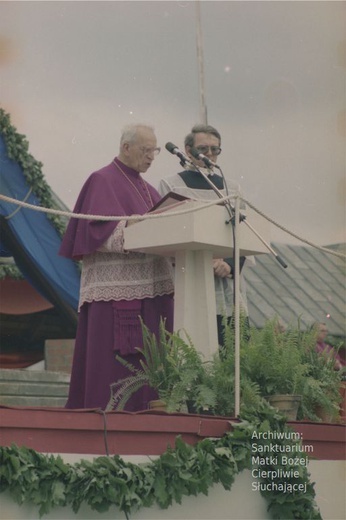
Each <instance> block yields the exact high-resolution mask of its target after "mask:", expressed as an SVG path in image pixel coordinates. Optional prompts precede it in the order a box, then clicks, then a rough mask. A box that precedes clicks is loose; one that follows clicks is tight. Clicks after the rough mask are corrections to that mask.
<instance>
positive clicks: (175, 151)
mask: <svg viewBox="0 0 346 520" xmlns="http://www.w3.org/2000/svg"><path fill="white" fill-rule="evenodd" d="M165 148H166V150H167V151H168V152H169V153H172V154H173V155H176V156H177V157H179V159H180V161H181V164H182V165H184V164H186V163H190V162H191V161H189V159H188V158H187V157H186V155H184V154H183V152H181V151H180V150H179V148H178V147H177V146H175V144H173V143H166V145H165Z"/></svg>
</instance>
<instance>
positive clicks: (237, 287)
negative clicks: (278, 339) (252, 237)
mask: <svg viewBox="0 0 346 520" xmlns="http://www.w3.org/2000/svg"><path fill="white" fill-rule="evenodd" d="M239 217H240V198H239V196H238V195H237V196H236V197H235V223H234V241H235V247H234V256H235V260H234V277H235V278H234V333H235V345H234V348H235V367H234V371H235V373H234V379H235V381H234V386H235V389H234V394H235V399H234V411H235V416H236V417H238V416H239V412H240V310H239V300H240V297H239V291H240V261H239Z"/></svg>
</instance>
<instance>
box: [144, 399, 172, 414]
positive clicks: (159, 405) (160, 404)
mask: <svg viewBox="0 0 346 520" xmlns="http://www.w3.org/2000/svg"><path fill="white" fill-rule="evenodd" d="M148 409H149V410H154V411H160V412H166V411H167V406H166V403H165V402H164V401H161V400H160V399H155V400H154V401H149V403H148Z"/></svg>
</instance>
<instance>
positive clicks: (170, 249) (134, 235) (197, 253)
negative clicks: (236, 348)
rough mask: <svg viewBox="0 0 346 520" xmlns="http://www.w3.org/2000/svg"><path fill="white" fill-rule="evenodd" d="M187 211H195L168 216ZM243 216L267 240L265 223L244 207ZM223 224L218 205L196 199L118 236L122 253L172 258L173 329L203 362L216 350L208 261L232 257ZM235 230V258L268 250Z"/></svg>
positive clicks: (249, 234)
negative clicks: (184, 336)
mask: <svg viewBox="0 0 346 520" xmlns="http://www.w3.org/2000/svg"><path fill="white" fill-rule="evenodd" d="M201 207H202V208H203V209H200V208H201ZM188 208H194V209H195V210H196V211H193V212H191V213H185V214H180V215H179V214H174V213H178V209H179V210H182V209H183V210H185V209H188ZM245 213H246V217H247V218H249V219H251V223H252V225H253V226H254V227H255V228H256V231H258V233H260V235H261V236H262V237H263V238H264V239H266V240H268V237H269V223H268V222H267V221H266V220H265V219H264V218H262V217H259V216H258V215H257V214H256V213H255V212H254V211H251V210H250V209H247V210H246V212H245ZM228 221H229V214H228V212H227V210H226V208H225V207H224V206H220V205H214V206H209V207H203V205H201V202H199V201H187V202H185V203H184V204H182V205H180V206H179V208H177V207H175V208H173V209H170V208H167V209H166V208H165V212H164V213H161V214H160V217H158V218H155V219H145V220H142V221H140V222H137V223H136V224H134V225H132V226H129V227H128V228H126V229H125V233H124V235H125V244H124V247H125V248H126V249H128V250H133V251H140V252H143V253H147V254H155V255H163V256H169V257H174V258H175V295H174V330H175V331H180V332H181V333H182V332H183V331H186V333H187V334H188V336H189V337H190V338H191V340H192V343H193V345H194V346H195V347H196V349H197V350H199V351H200V352H201V353H202V354H203V356H204V358H205V359H210V358H211V357H212V355H213V353H214V352H216V351H217V349H218V340H217V325H216V302H215V289H214V276H213V268H212V259H213V258H226V257H231V256H232V254H233V229H232V225H231V223H227V222H228ZM239 227H240V232H239V238H238V240H239V248H240V255H241V256H248V255H257V254H262V253H267V252H268V249H267V248H266V247H265V245H263V243H262V242H261V241H260V240H259V238H257V237H256V235H255V234H254V233H253V232H252V231H251V230H249V228H248V227H247V226H245V224H243V223H242V224H240V226H239ZM268 241H269V240H268Z"/></svg>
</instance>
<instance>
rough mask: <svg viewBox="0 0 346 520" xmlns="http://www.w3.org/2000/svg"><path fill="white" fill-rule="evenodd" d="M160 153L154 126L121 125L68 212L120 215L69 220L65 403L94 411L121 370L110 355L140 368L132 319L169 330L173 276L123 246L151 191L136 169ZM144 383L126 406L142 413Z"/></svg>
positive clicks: (163, 264)
mask: <svg viewBox="0 0 346 520" xmlns="http://www.w3.org/2000/svg"><path fill="white" fill-rule="evenodd" d="M159 152H160V148H158V147H157V143H156V137H155V133H154V130H153V129H152V128H151V127H148V126H145V125H134V126H128V127H126V128H125V129H124V130H123V133H122V136H121V140H120V150H119V154H118V156H117V157H115V159H114V160H113V161H112V162H111V163H110V164H108V165H107V166H105V167H104V168H102V169H100V170H98V171H96V172H94V173H92V174H91V175H90V177H89V178H88V179H87V181H86V183H85V184H84V187H83V188H82V191H81V193H80V195H79V197H78V200H77V203H76V206H75V208H74V213H83V214H88V215H89V214H90V215H102V216H108V215H109V216H124V219H123V220H120V221H102V220H94V219H93V220H91V219H90V220H85V219H78V218H72V219H71V221H70V223H69V225H68V228H67V231H66V234H65V237H64V239H63V242H62V246H61V249H60V254H62V255H63V256H66V257H68V258H73V259H74V260H82V273H81V288H80V298H79V320H78V328H77V335H76V343H75V351H74V359H73V366H72V374H71V384H70V391H69V398H68V401H67V404H66V407H67V408H102V409H104V408H105V407H106V406H107V404H108V401H109V399H110V385H111V384H112V383H114V382H115V381H117V380H119V379H122V378H124V377H126V376H128V375H129V373H130V372H129V370H128V369H127V368H126V367H124V365H123V364H121V363H120V362H119V361H117V360H116V354H120V356H121V357H124V358H126V360H127V361H128V362H129V363H131V364H132V365H133V366H134V367H136V368H137V369H139V368H140V359H141V355H140V354H139V353H138V351H137V348H140V347H141V346H142V341H143V340H142V329H141V322H140V317H141V318H142V320H143V322H144V324H145V325H146V326H147V327H148V328H149V330H150V331H151V332H154V333H155V334H157V335H158V332H159V323H160V319H161V318H163V319H165V320H166V328H167V330H169V331H172V330H173V291H174V285H173V277H172V268H171V265H170V264H169V262H168V261H167V260H166V259H165V258H163V257H160V256H153V255H146V254H142V253H136V252H131V251H125V250H124V228H125V227H126V226H127V225H128V221H127V220H126V217H127V216H129V215H134V214H136V215H142V214H144V213H147V211H148V210H149V209H151V208H152V207H153V206H154V205H155V204H156V203H157V202H158V201H159V200H160V198H161V197H160V195H159V193H158V192H157V191H156V190H155V189H154V188H153V187H152V186H151V185H150V184H148V183H147V182H146V181H145V180H144V179H143V177H142V176H141V173H145V172H146V171H147V170H148V169H149V168H150V166H151V164H152V162H153V160H154V158H155V156H156V155H157V154H158V153H159ZM156 397H157V396H156V394H155V393H154V392H153V391H152V390H151V389H149V388H144V389H141V390H139V391H138V392H137V393H136V394H135V395H134V396H132V398H131V399H130V401H128V403H127V405H126V409H127V410H133V411H136V410H142V409H146V408H147V403H148V401H149V400H151V399H155V398H156Z"/></svg>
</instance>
